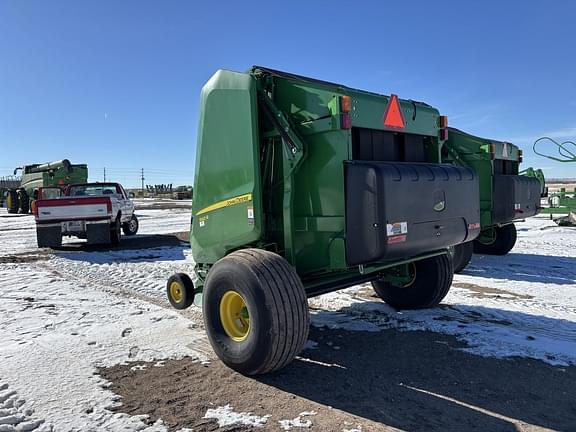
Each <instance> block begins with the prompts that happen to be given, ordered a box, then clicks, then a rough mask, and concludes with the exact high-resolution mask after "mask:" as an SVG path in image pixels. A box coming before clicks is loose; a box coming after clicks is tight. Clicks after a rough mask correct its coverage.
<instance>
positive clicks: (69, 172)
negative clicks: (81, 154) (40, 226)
mask: <svg viewBox="0 0 576 432" xmlns="http://www.w3.org/2000/svg"><path fill="white" fill-rule="evenodd" d="M18 171H21V172H22V178H21V182H20V187H18V188H12V189H9V190H8V191H7V194H6V207H7V209H8V213H29V212H30V211H31V210H32V207H33V202H34V200H36V199H37V198H38V189H39V188H41V187H63V186H67V185H70V184H72V183H86V181H87V180H88V168H87V167H86V165H83V164H82V165H72V164H71V163H70V161H69V160H68V159H63V160H59V161H56V162H49V163H45V164H34V165H25V166H23V167H18V168H16V169H15V170H14V175H16V173H17V172H18Z"/></svg>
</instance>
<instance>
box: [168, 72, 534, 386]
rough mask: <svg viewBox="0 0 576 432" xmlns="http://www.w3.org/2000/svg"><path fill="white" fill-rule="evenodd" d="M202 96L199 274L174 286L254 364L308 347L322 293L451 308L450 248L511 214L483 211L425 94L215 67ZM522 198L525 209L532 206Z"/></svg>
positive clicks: (266, 364) (270, 366)
mask: <svg viewBox="0 0 576 432" xmlns="http://www.w3.org/2000/svg"><path fill="white" fill-rule="evenodd" d="M200 107H201V108H200V122H199V129H198V142H197V149H196V170H195V180H194V202H193V205H192V214H193V219H192V225H191V232H190V243H191V247H192V254H193V257H194V261H195V268H194V273H195V282H194V283H193V282H192V278H191V277H190V276H188V275H186V274H184V273H178V274H175V275H173V276H172V277H170V279H169V280H168V282H167V294H168V299H169V300H170V302H171V303H172V305H173V306H174V307H176V308H179V309H183V308H186V307H188V306H190V305H191V304H192V303H193V302H195V303H197V304H200V303H201V304H202V307H203V312H204V321H205V327H206V331H207V334H208V338H209V340H210V342H211V344H212V347H213V348H214V350H215V352H216V354H217V355H218V356H219V357H220V358H221V359H222V360H223V361H224V363H226V364H227V365H228V366H230V367H231V368H233V369H235V370H238V371H240V372H241V373H244V374H248V375H253V374H261V373H267V372H271V371H274V370H277V369H280V368H282V367H284V366H285V365H287V364H288V363H289V362H290V361H291V360H292V359H293V358H294V357H295V356H296V355H297V354H298V352H299V351H300V350H301V349H302V348H303V346H304V343H305V342H306V339H307V335H308V327H309V312H308V304H307V298H308V297H312V296H316V295H319V294H323V293H327V292H331V291H335V290H338V289H341V288H346V287H349V286H352V285H356V284H359V283H368V282H369V283H371V284H372V286H373V288H374V290H375V292H376V294H377V295H378V296H379V297H380V298H382V299H383V300H384V301H385V302H387V303H388V304H389V305H391V306H392V307H394V308H397V309H418V308H428V307H434V306H436V305H438V304H439V303H440V302H441V301H442V299H443V298H444V297H445V296H446V294H447V293H448V290H449V288H450V285H451V282H452V276H453V264H452V258H451V256H450V253H449V249H451V248H452V247H453V246H455V245H458V244H460V243H463V242H471V241H473V240H474V239H475V238H476V237H477V236H478V235H479V234H480V231H481V218H482V217H484V219H485V220H486V222H487V223H488V224H492V226H494V224H497V223H499V222H500V220H497V219H495V218H496V217H498V215H499V213H498V214H496V215H494V214H491V213H490V214H488V213H487V214H485V215H484V216H482V214H481V209H480V203H481V200H480V194H479V182H478V178H479V176H478V174H477V173H476V171H475V169H473V167H470V166H467V165H465V164H460V165H459V164H454V163H452V162H450V163H444V161H443V153H442V147H443V144H444V143H445V141H446V138H447V135H448V130H447V119H446V118H445V117H444V116H440V114H439V112H438V110H436V109H435V108H433V107H431V106H430V105H427V104H425V103H422V102H416V101H413V100H403V99H399V98H398V97H397V96H395V95H391V96H384V95H380V94H376V93H371V92H367V91H362V90H356V89H352V88H349V87H345V86H343V85H339V84H334V83H329V82H324V81H319V80H316V79H311V78H306V77H302V76H297V75H292V74H288V73H284V72H279V71H274V70H270V69H266V68H262V67H254V68H252V69H251V70H250V71H248V72H246V73H237V72H231V71H224V70H220V71H218V72H216V74H215V75H214V76H213V77H212V78H211V79H210V80H209V81H208V82H207V83H206V85H205V86H204V88H203V90H202V95H201V105H200ZM481 145H483V144H481ZM499 148H501V146H500V147H499ZM508 148H509V149H510V151H513V152H514V151H515V150H514V149H513V148H512V147H508ZM490 155H491V152H490V149H487V150H486V158H487V160H489V161H490V162H489V164H488V165H490V166H492V165H495V164H493V163H492V159H490V157H491V156H490ZM480 156H482V157H483V155H480ZM513 157H517V153H513ZM472 159H473V158H472ZM506 166H507V165H506ZM506 174H508V173H506ZM510 174H512V173H510ZM513 177H514V178H516V177H517V176H513ZM489 178H492V176H490V177H489ZM519 202H520V203H521V204H522V206H523V207H522V208H521V209H515V208H514V207H512V219H514V218H515V217H516V216H517V214H518V213H517V210H518V211H519V210H522V211H523V212H527V213H530V212H531V211H532V208H531V207H527V206H528V204H527V203H524V201H519ZM508 210H509V209H508V208H507V207H506V208H503V209H502V210H501V211H502V212H503V218H504V219H502V220H505V221H506V222H509V219H506V217H507V215H508V213H507V212H508ZM484 213H486V212H484Z"/></svg>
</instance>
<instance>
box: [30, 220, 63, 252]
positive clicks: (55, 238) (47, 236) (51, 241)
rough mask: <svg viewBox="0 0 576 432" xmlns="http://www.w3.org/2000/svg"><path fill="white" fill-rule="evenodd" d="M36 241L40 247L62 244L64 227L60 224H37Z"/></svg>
mask: <svg viewBox="0 0 576 432" xmlns="http://www.w3.org/2000/svg"><path fill="white" fill-rule="evenodd" d="M36 241H37V242H38V247H39V248H41V247H49V248H54V247H60V246H62V227H61V226H60V224H58V225H51V226H42V225H36Z"/></svg>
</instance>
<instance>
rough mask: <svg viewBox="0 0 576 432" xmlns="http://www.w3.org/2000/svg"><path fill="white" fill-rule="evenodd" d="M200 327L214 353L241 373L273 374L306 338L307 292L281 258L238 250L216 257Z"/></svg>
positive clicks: (259, 250)
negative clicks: (203, 325)
mask: <svg viewBox="0 0 576 432" xmlns="http://www.w3.org/2000/svg"><path fill="white" fill-rule="evenodd" d="M203 312H204V324H205V328H206V333H207V334H208V339H209V340H210V344H211V345H212V348H213V349H214V351H215V352H216V355H217V356H218V357H219V358H220V359H221V360H222V362H224V363H225V364H226V365H227V366H228V367H230V368H232V369H234V370H236V371H237V372H240V373H241V374H244V375H258V374H264V373H269V372H273V371H276V370H278V369H281V368H283V367H284V366H286V365H287V364H288V363H290V362H291V361H292V360H293V359H294V357H295V356H296V355H297V354H298V353H299V352H300V351H301V350H302V349H303V348H304V345H305V343H306V340H307V339H308V331H309V327H310V315H309V312H308V301H307V297H306V292H305V291H304V287H303V285H302V282H301V281H300V278H299V277H298V274H297V273H296V271H295V270H294V268H293V267H292V266H291V265H290V264H289V263H288V262H287V261H286V260H285V259H284V258H282V257H281V256H280V255H277V254H275V253H273V252H269V251H265V250H262V249H243V250H239V251H236V252H232V253H231V254H229V255H227V256H225V257H224V258H222V259H220V260H219V261H218V262H216V264H214V266H213V267H212V268H211V269H210V271H209V272H208V275H207V278H206V282H205V285H204V290H203Z"/></svg>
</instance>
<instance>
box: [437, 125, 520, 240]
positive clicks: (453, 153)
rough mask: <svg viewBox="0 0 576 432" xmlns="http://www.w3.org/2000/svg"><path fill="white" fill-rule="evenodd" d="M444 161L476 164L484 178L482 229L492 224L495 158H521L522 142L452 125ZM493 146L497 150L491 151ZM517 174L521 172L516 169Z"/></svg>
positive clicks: (482, 184) (475, 168)
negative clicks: (519, 145)
mask: <svg viewBox="0 0 576 432" xmlns="http://www.w3.org/2000/svg"><path fill="white" fill-rule="evenodd" d="M445 146H446V150H447V151H448V153H447V154H446V152H445V153H444V155H445V157H443V162H451V163H460V164H462V165H464V166H469V167H472V168H473V169H474V170H475V171H476V173H477V174H478V178H479V180H480V223H481V225H482V229H485V228H489V227H490V226H492V224H493V223H492V207H493V204H492V195H493V186H492V180H493V176H494V161H495V160H508V161H514V162H518V161H519V159H520V151H519V150H520V149H519V148H518V146H516V145H514V144H511V143H508V142H502V141H497V140H492V139H487V138H481V137H477V136H474V135H470V134H468V133H466V132H463V131H461V130H458V129H455V128H450V129H449V133H448V141H447V142H446V144H445ZM491 148H492V149H493V150H494V151H495V153H494V154H493V155H491V153H490V152H491ZM516 174H517V173H516Z"/></svg>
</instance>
